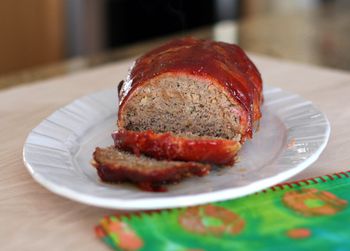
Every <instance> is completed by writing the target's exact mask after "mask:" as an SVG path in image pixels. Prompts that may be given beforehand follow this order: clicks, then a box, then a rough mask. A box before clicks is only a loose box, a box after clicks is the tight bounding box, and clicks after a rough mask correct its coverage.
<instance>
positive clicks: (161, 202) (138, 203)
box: [22, 85, 331, 211]
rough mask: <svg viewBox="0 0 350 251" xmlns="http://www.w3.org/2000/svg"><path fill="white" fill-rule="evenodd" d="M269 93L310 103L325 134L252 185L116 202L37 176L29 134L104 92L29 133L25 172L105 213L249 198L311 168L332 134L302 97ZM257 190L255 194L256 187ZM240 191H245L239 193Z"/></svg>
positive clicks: (265, 88) (43, 183)
mask: <svg viewBox="0 0 350 251" xmlns="http://www.w3.org/2000/svg"><path fill="white" fill-rule="evenodd" d="M272 89H277V90H280V91H283V92H285V93H287V94H290V95H297V96H298V97H301V98H302V99H303V100H305V101H308V102H310V104H311V105H312V106H313V108H314V109H315V110H317V111H318V112H319V113H320V114H322V116H323V118H324V120H325V124H326V127H325V128H326V131H325V133H324V140H323V142H322V144H321V145H320V146H319V147H318V148H317V150H316V151H315V152H314V153H313V154H312V155H311V156H309V157H308V158H307V159H305V160H303V161H302V162H300V163H298V164H296V165H295V166H293V167H292V168H290V169H288V170H286V171H284V172H280V173H277V174H275V175H273V176H269V177H266V178H261V179H258V180H256V181H254V182H251V183H249V184H247V185H240V186H239V187H234V188H226V189H222V190H219V191H211V192H204V193H199V194H191V195H178V196H175V197H162V198H146V199H137V200H132V199H131V200H128V199H118V198H101V197H96V196H94V195H90V194H87V193H83V192H79V191H76V190H74V189H72V188H69V187H66V186H61V185H59V184H56V183H55V182H52V181H50V180H48V179H46V178H45V177H44V176H43V175H42V174H40V173H38V172H36V171H35V170H34V168H33V166H32V165H31V163H30V162H29V161H28V160H27V157H26V149H27V144H28V138H29V136H30V135H31V134H32V132H33V131H34V130H35V129H36V128H37V127H39V126H40V125H41V124H42V123H43V122H44V121H45V119H46V118H48V117H50V116H51V115H53V114H54V113H55V112H57V111H58V110H60V109H61V108H64V107H67V106H70V105H72V104H73V103H74V102H75V101H77V100H80V99H82V98H84V97H88V96H91V95H97V94H98V93H103V92H109V91H111V89H107V90H102V91H99V92H94V93H91V94H89V95H85V96H82V97H79V98H77V99H75V100H73V101H72V102H70V103H69V104H67V105H64V106H62V107H61V108H59V109H57V110H56V111H54V112H53V113H51V114H50V115H49V116H47V117H46V118H45V119H44V120H42V121H41V122H40V123H39V124H38V125H37V126H36V127H34V128H33V129H32V130H31V131H30V133H29V134H28V136H27V138H26V140H25V143H24V146H23V151H22V155H23V162H24V165H25V167H26V169H27V170H28V172H29V173H30V174H31V176H32V177H33V179H34V180H35V181H36V182H38V183H39V184H40V185H41V186H43V187H45V188H46V189H48V190H49V191H51V192H53V193H55V194H57V195H60V196H62V197H65V198H68V199H71V200H74V201H78V202H80V203H84V204H87V205H92V206H97V207H103V208H108V209H119V210H129V211H131V210H152V209H166V208H179V207H186V206H196V205H201V204H206V203H212V202H219V201H223V200H228V199H236V198H239V197H242V196H246V195H248V194H252V193H254V192H259V191H261V190H264V189H266V188H268V187H271V183H274V184H278V183H280V182H282V181H284V180H287V179H289V178H291V177H293V176H294V175H296V174H297V173H300V172H301V171H303V170H304V169H306V168H307V167H309V166H310V165H311V164H313V163H314V162H315V161H316V160H317V159H318V158H319V156H320V155H321V153H322V152H323V151H324V149H325V148H326V146H327V143H328V141H329V137H330V133H331V126H330V122H329V120H328V118H327V116H326V114H325V113H323V112H322V111H321V110H319V109H318V108H317V107H316V106H315V105H314V104H313V103H312V102H311V101H309V100H307V99H305V98H303V97H302V96H300V95H298V94H295V93H291V92H288V91H285V90H283V89H281V88H279V87H274V86H267V85H265V87H264V91H266V90H272ZM257 186H259V189H258V190H257V189H256V188H255V187H257ZM237 190H239V195H238V196H233V194H235V193H237ZM241 190H244V192H243V193H242V191H241Z"/></svg>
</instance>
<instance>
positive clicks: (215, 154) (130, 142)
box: [112, 130, 241, 165]
mask: <svg viewBox="0 0 350 251" xmlns="http://www.w3.org/2000/svg"><path fill="white" fill-rule="evenodd" d="M112 137H113V139H114V144H115V146H116V147H117V148H119V149H122V150H124V151H129V152H133V153H134V154H136V155H139V154H141V153H142V154H145V155H148V156H151V157H153V158H156V159H166V160H181V161H195V162H205V163H211V164H217V165H232V164H233V163H234V161H235V157H236V154H237V152H238V151H239V149H240V148H241V144H240V143H239V142H236V141H232V140H226V139H202V138H188V137H181V136H175V135H173V134H172V133H170V132H169V133H160V134H156V133H154V132H152V131H143V132H135V131H128V130H120V131H117V132H114V133H113V134H112Z"/></svg>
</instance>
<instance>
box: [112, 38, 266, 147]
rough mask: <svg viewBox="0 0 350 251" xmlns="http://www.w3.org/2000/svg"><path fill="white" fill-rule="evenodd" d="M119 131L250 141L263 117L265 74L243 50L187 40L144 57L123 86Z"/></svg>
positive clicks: (120, 88) (157, 49)
mask: <svg viewBox="0 0 350 251" xmlns="http://www.w3.org/2000/svg"><path fill="white" fill-rule="evenodd" d="M119 97H120V106H119V112H118V127H119V128H122V129H127V130H132V131H145V130H152V131H154V132H155V133H165V132H173V133H176V134H183V133H186V132H191V133H193V134H194V135H197V136H210V137H220V138H225V139H232V140H236V141H241V142H244V140H245V139H246V138H251V137H252V134H253V129H254V127H255V125H257V124H258V121H259V119H260V117H261V112H260V106H261V103H262V100H263V96H262V80H261V77H260V73H259V72H258V70H257V68H256V67H255V65H254V64H253V63H252V62H251V61H250V59H249V58H248V57H247V55H246V54H245V53H244V52H243V50H242V49H240V48H239V47H238V46H237V45H233V44H228V43H223V42H215V41H211V40H199V39H194V38H183V39H177V40H173V41H170V42H169V43H167V44H165V45H163V46H160V47H158V48H156V49H154V50H152V51H150V52H148V53H146V54H145V55H143V56H142V57H140V58H138V59H137V60H136V62H135V63H134V65H133V66H132V68H131V69H130V71H129V73H128V75H127V77H126V79H125V81H122V82H121V84H120V86H119Z"/></svg>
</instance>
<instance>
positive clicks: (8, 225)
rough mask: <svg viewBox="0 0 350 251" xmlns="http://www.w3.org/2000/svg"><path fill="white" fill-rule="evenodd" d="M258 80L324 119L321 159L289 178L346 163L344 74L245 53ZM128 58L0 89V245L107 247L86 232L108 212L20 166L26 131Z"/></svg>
mask: <svg viewBox="0 0 350 251" xmlns="http://www.w3.org/2000/svg"><path fill="white" fill-rule="evenodd" d="M251 56H252V59H253V61H254V62H255V63H256V64H257V66H258V68H259V70H260V72H261V73H262V76H263V79H264V83H265V85H272V86H278V87H281V88H283V89H285V90H288V91H291V92H295V93H298V94H300V95H301V96H304V97H305V98H306V99H309V100H311V101H312V102H314V104H315V105H316V106H318V107H319V108H320V110H322V111H323V112H325V113H326V114H327V116H328V118H329V120H330V123H331V128H332V131H331V137H330V141H329V143H328V145H327V147H326V149H325V151H324V152H323V153H322V155H321V157H320V158H319V159H318V160H317V161H316V162H315V163H314V164H313V165H312V166H310V167H309V168H307V169H306V170H305V171H303V172H302V173H300V174H298V175H297V176H295V177H294V178H293V180H297V179H301V178H307V177H313V176H319V175H324V174H329V173H334V172H337V171H344V170H348V169H350V154H349V150H350V127H349V125H348V123H349V121H350V73H348V72H342V71H336V70H329V69H325V68H318V67H314V66H309V65H303V64H295V63H292V62H286V61H280V60H275V59H272V58H267V57H262V56H258V55H251ZM130 63H131V60H126V61H122V62H118V63H111V64H108V65H104V66H101V67H96V68H93V69H89V70H85V71H80V72H77V73H74V74H70V75H64V76H61V77H57V78H52V79H49V80H45V81H38V82H35V83H31V84H26V85H21V86H19V87H14V88H12V89H6V90H3V91H1V92H0V117H1V119H0V124H1V132H0V137H1V144H0V159H1V162H0V163H1V164H0V165H1V168H0V226H1V227H0V247H1V250H36V251H37V250H75V251H78V250H84V251H88V250H108V247H107V246H105V245H104V244H103V243H102V242H100V241H99V240H98V239H97V238H96V237H95V236H94V233H93V227H94V225H95V224H96V223H97V222H98V221H99V219H100V218H101V217H102V216H104V215H109V214H113V213H116V211H112V210H107V209H102V208H95V207H92V206H87V205H83V204H80V203H77V202H74V201H70V200H68V199H65V198H61V197H59V196H57V195H55V194H53V193H51V192H49V191H47V190H46V189H45V188H43V187H42V186H40V185H39V184H37V183H36V182H35V181H34V180H33V179H32V178H31V176H30V174H29V173H28V171H27V170H26V168H25V166H24V164H23V160H22V147H23V143H24V141H25V139H26V136H27V135H28V133H29V132H30V131H31V129H32V128H33V127H35V126H36V125H37V124H38V123H40V121H41V120H43V119H44V118H45V117H47V116H48V115H50V114H51V113H52V112H54V111H55V110H56V109H58V108H59V107H61V106H64V105H66V104H67V103H69V102H71V101H73V100H74V99H76V98H79V97H81V96H83V95H86V94H90V93H92V92H95V91H99V90H102V89H105V88H113V87H114V88H116V84H117V83H118V81H119V80H121V79H122V78H123V77H124V76H125V74H126V71H127V68H128V67H129V65H130Z"/></svg>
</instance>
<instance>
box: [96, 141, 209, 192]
mask: <svg viewBox="0 0 350 251" xmlns="http://www.w3.org/2000/svg"><path fill="white" fill-rule="evenodd" d="M92 164H93V166H95V168H96V169H97V173H98V175H99V177H100V178H101V180H103V181H106V182H131V183H135V184H136V185H138V186H141V187H143V188H145V187H148V188H152V187H157V186H160V185H163V184H167V183H176V182H179V181H180V180H182V179H184V178H186V177H190V176H204V175H207V174H208V173H209V171H210V168H211V167H210V165H207V164H201V163H196V162H180V161H166V160H163V161H160V160H156V159H152V158H148V157H145V156H136V155H134V154H130V153H127V152H124V151H121V150H118V149H117V148H115V147H114V146H111V147H107V148H100V147H97V148H96V150H95V152H94V154H93V160H92Z"/></svg>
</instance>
